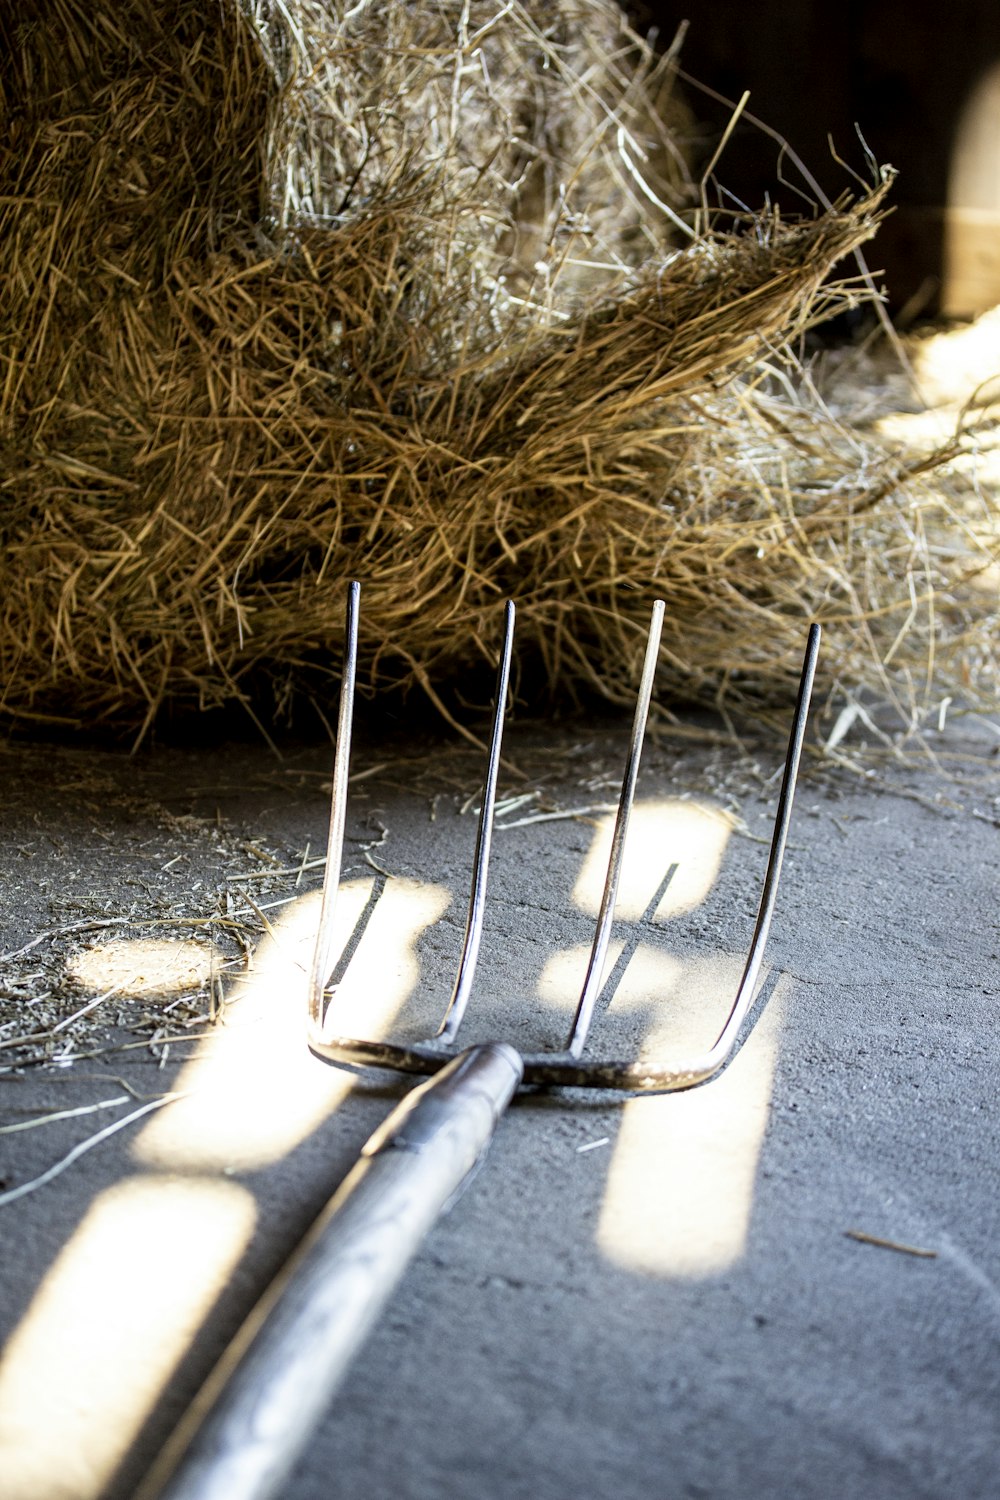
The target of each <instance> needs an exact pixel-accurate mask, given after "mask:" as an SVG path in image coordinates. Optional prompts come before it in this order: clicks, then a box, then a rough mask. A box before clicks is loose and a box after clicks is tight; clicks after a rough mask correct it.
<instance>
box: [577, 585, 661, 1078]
mask: <svg viewBox="0 0 1000 1500" xmlns="http://www.w3.org/2000/svg"><path fill="white" fill-rule="evenodd" d="M663 611H664V604H663V600H662V599H657V600H656V601H655V603H654V605H653V612H652V615H651V616H650V621H649V634H648V636H647V637H646V656H645V659H644V661H643V664H642V679H641V681H640V683H639V696H638V698H637V700H636V705H635V716H634V718H633V720H632V739H631V742H630V744H629V751H628V759H627V760H626V762H625V775H624V777H623V779H622V790H621V796H620V797H619V799H618V815H617V817H616V819H615V831H614V834H613V835H612V838H611V855H610V858H609V859H608V872H607V875H606V877H605V881H604V894H603V896H602V897H601V909H600V912H599V914H598V917H597V930H596V932H595V933H594V943H593V947H592V948H591V950H590V962H589V963H588V965H587V975H586V978H585V979H584V981H583V989H582V990H581V992H580V999H579V1001H578V1002H577V1007H576V1015H575V1016H574V1017H573V1025H572V1027H571V1028H570V1033H569V1036H568V1038H567V1040H566V1048H565V1050H566V1051H567V1052H568V1053H569V1055H570V1056H571V1057H579V1056H580V1054H581V1053H582V1051H583V1048H584V1044H585V1043H586V1040H587V1032H588V1031H589V1030H590V1023H591V1021H592V1019H593V1015H594V1006H595V1004H596V1003H597V997H598V995H599V994H600V990H601V980H602V978H603V975H604V960H605V958H606V956H607V951H608V943H609V941H610V938H611V928H612V924H613V923H614V919H615V902H616V901H617V899H618V883H619V881H620V879H621V873H622V863H623V860H624V855H625V836H626V834H627V833H628V820H629V815H630V814H631V812H632V803H633V802H634V800H635V784H636V779H637V777H638V775H639V757H640V756H641V754H642V742H643V739H644V737H645V734H646V719H647V717H648V715H649V701H650V698H651V697H652V693H653V676H654V674H655V672H656V663H657V660H658V657H659V650H660V633H661V631H662V629H663Z"/></svg>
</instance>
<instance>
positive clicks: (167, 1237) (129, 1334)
mask: <svg viewBox="0 0 1000 1500" xmlns="http://www.w3.org/2000/svg"><path fill="white" fill-rule="evenodd" d="M255 1220H256V1205H255V1203H254V1199H253V1195H252V1193H250V1192H249V1191H248V1190H247V1189H246V1188H244V1187H241V1186H239V1185H238V1184H237V1183H233V1182H221V1181H218V1180H216V1181H206V1180H204V1179H188V1180H185V1179H182V1178H174V1179H167V1178H162V1177H156V1178H133V1179H132V1180H131V1181H128V1182H125V1183H123V1184H121V1185H120V1186H118V1187H115V1188H111V1189H109V1190H108V1191H107V1192H105V1193H103V1194H102V1195H101V1197H100V1198H98V1199H97V1201H96V1202H95V1203H94V1204H93V1206H92V1207H91V1209H90V1211H89V1212H88V1214H87V1215H86V1217H85V1218H84V1220H83V1222H82V1224H81V1225H80V1227H79V1229H78V1230H77V1232H76V1234H75V1235H74V1236H73V1238H72V1240H71V1241H70V1243H69V1244H68V1245H67V1246H66V1248H65V1250H64V1251H63V1252H62V1254H61V1255H60V1256H59V1258H58V1259H57V1260H56V1262H55V1264H54V1265H53V1266H52V1268H51V1270H50V1271H49V1272H48V1274H47V1275H46V1277H45V1279H44V1281H43V1282H42V1284H41V1286H40V1288H39V1290H38V1292H37V1294H36V1296H35V1299H34V1301H33V1303H32V1305H31V1308H30V1310H29V1312H28V1314H27V1316H26V1317H25V1319H24V1321H23V1322H22V1323H21V1325H20V1327H19V1328H18V1329H17V1330H16V1332H15V1333H14V1335H13V1337H12V1338H11V1340H10V1342H9V1343H8V1345H7V1348H6V1350H5V1352H4V1357H3V1361H2V1363H0V1475H2V1483H0V1492H2V1494H3V1496H4V1500H84V1497H86V1500H91V1497H95V1496H97V1495H99V1494H100V1492H101V1490H102V1489H103V1487H104V1485H105V1484H106V1483H107V1481H108V1480H109V1479H110V1477H111V1475H112V1474H113V1473H114V1471H115V1469H116V1468H117V1466H118V1463H119V1462H120V1460H121V1458H122V1456H123V1454H124V1453H125V1452H126V1450H127V1449H128V1447H129V1444H130V1443H131V1442H132V1441H133V1439H134V1438H135V1436H136V1434H137V1433H138V1431H139V1428H140V1427H141V1425H142V1423H143V1421H144V1420H145V1418H146V1415H147V1414H148V1412H149V1411H150V1410H151V1409H152V1406H153V1404H154V1402H155V1401H156V1399H157V1397H158V1396H159V1394H160V1392H161V1391H162V1389H163V1387H164V1385H165V1384H166V1382H167V1381H168V1380H169V1378H170V1375H171V1373H172V1371H173V1370H174V1368H175V1367H176V1366H177V1364H178V1363H179V1361H180V1360H181V1358H182V1357H183V1355H184V1354H185V1352H186V1351H187V1349H188V1347H189V1346H190V1344H191V1341H192V1340H193V1338H194V1337H195V1335H196V1334H197V1332H198V1330H199V1328H200V1327H201V1324H202V1322H203V1320H204V1318H205V1316H206V1315H207V1313H208V1312H209V1311H210V1310H211V1308H212V1305H213V1303H214V1302H215V1299H216V1297H217V1296H218V1294H219V1292H220V1291H221V1290H222V1288H223V1287H224V1286H225V1284H226V1282H227V1280H228V1279H229V1277H230V1275H231V1274H232V1271H233V1268H234V1266H235V1265H236V1264H237V1262H238V1260H239V1258H240V1255H241V1254H242V1252H243V1250H244V1249H245V1247H246V1245H247V1243H248V1241H249V1239H250V1235H251V1234H252V1232H253V1227H254V1223H255Z"/></svg>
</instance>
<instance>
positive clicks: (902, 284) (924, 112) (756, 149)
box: [627, 0, 1000, 315]
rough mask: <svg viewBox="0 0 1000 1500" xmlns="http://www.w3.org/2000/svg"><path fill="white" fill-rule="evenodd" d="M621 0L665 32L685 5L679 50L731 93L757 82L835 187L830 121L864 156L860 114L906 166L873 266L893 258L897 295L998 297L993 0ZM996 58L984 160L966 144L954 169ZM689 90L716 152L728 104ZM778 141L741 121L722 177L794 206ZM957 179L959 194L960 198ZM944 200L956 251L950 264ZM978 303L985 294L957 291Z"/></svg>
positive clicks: (857, 159) (888, 265)
mask: <svg viewBox="0 0 1000 1500" xmlns="http://www.w3.org/2000/svg"><path fill="white" fill-rule="evenodd" d="M627 9H628V11H629V14H630V17H631V19H632V23H633V25H635V26H636V27H637V28H638V29H639V30H640V31H643V32H646V31H648V30H649V28H650V27H652V26H655V27H657V28H658V29H659V32H660V45H661V46H663V47H666V46H668V45H669V43H670V40H671V38H672V37H673V35H674V33H675V31H676V29H677V27H678V25H679V24H680V23H681V22H682V21H684V20H685V19H688V20H689V21H690V27H689V30H688V33H687V37H686V40H685V42H684V46H683V50H682V53H681V59H680V60H681V66H682V67H683V68H684V69H685V70H686V71H687V72H688V73H690V74H692V75H693V76H694V77H695V78H697V79H698V80H700V81H701V82H703V83H705V84H708V85H710V86H711V87H712V88H713V89H715V90H716V91H718V92H719V93H722V94H725V95H727V96H728V97H729V98H731V99H733V100H738V99H739V97H740V95H741V94H742V93H743V91H744V90H745V89H749V90H750V91H751V97H750V101H749V104H748V106H747V107H748V109H749V110H750V111H751V112H752V113H755V114H757V115H758V116H759V117H760V118H761V119H763V120H764V121H766V122H767V124H768V125H770V126H772V127H773V128H775V129H776V130H778V131H779V132H780V133H781V134H782V135H784V136H785V137H786V138H787V140H788V141H789V143H790V144H791V145H792V146H793V147H794V149H795V150H796V151H797V152H798V154H799V155H800V156H801V157H802V158H803V160H804V161H805V162H806V164H807V165H808V167H809V169H810V170H811V171H812V173H813V174H814V175H815V176H816V178H817V179H818V180H819V182H820V183H821V185H822V186H823V188H824V189H825V191H826V192H827V193H829V194H830V195H831V196H834V195H836V194H838V193H839V192H841V191H843V190H844V189H845V187H847V186H849V184H850V175H849V173H848V172H847V171H845V170H844V168H843V167H840V166H838V165H837V163H836V162H835V161H834V160H833V158H832V157H831V154H830V148H829V145H828V140H827V136H828V134H830V135H832V136H833V139H834V142H835V145H836V148H837V152H838V154H839V155H840V156H841V157H843V158H844V159H845V160H846V161H847V162H848V163H849V164H850V166H851V167H853V168H854V169H855V170H856V171H859V172H861V173H862V174H865V173H866V172H867V168H866V161H865V153H864V150H863V147H862V146H861V144H860V142H859V140H858V136H857V133H856V130H855V122H857V124H858V125H859V126H860V128H861V130H862V132H863V134H864V138H865V141H866V142H867V144H868V146H869V147H870V148H871V151H872V153H873V154H874V156H875V158H876V159H877V161H878V162H880V163H891V164H892V165H893V166H894V167H896V168H897V169H898V171H899V179H898V182H897V185H896V188H895V191H894V195H893V201H894V203H895V205H896V210H895V213H894V214H893V216H892V218H891V219H890V221H889V222H888V223H887V224H886V226H885V227H884V229H883V230H882V231H881V233H880V235H879V239H878V241H877V242H876V245H875V246H873V247H872V251H871V256H870V263H871V264H872V266H873V267H875V266H878V267H879V268H881V269H884V270H885V273H886V281H887V285H888V290H889V293H890V296H891V300H892V303H893V305H894V307H895V308H896V309H897V310H899V309H901V308H902V307H903V306H904V304H906V303H908V302H909V303H910V304H911V312H913V313H917V312H923V313H925V314H930V313H934V312H937V311H939V310H944V311H946V312H952V313H955V314H958V315H962V314H968V313H972V312H976V311H981V310H982V309H983V307H985V306H989V305H992V304H993V303H995V302H997V301H1000V250H998V249H997V248H996V246H997V244H998V243H1000V165H998V163H1000V3H998V0H952V3H950V4H948V5H939V4H929V3H927V0H875V3H863V0H845V3H843V4H840V5H838V6H832V5H829V4H822V5H821V4H816V3H810V0H763V3H760V4H754V5H749V4H745V3H740V0H714V3H712V4H711V5H708V6H704V7H698V8H696V9H695V8H691V7H688V6H686V5H685V4H684V3H668V0H659V3H655V0H654V3H650V4H633V5H630V6H628V7H627ZM991 70H997V72H996V80H995V83H994V85H993V103H992V107H991V109H990V110H989V118H990V121H991V123H990V124H989V125H988V126H986V127H985V128H981V129H980V131H979V132H978V140H977V142H976V143H975V144H974V146H973V147H972V148H971V155H973V156H974V157H975V158H976V160H970V148H969V147H968V146H967V147H966V150H965V160H964V163H963V167H964V170H963V172H962V182H961V183H960V184H956V182H955V177H954V165H955V160H954V153H955V148H956V144H957V137H958V134H959V130H960V126H961V122H962V116H963V112H964V111H965V109H966V106H967V104H968V101H969V100H970V97H971V96H972V94H973V93H974V91H975V90H976V88H977V86H980V85H982V84H983V83H984V81H985V80H986V78H987V76H988V75H989V74H990V72H991ZM688 102H689V103H690V105H691V106H692V108H693V109H694V112H695V115H696V117H697V119H698V121H699V124H700V125H703V126H704V127H705V128H706V144H707V150H708V152H709V153H710V151H711V149H712V147H713V145H714V142H715V141H717V140H718V138H719V134H720V132H721V130H722V129H723V128H724V126H725V123H726V121H727V118H728V113H729V112H728V111H727V110H726V109H724V108H722V107H720V106H719V105H717V104H715V103H713V102H712V101H711V100H710V99H709V98H707V97H705V96H704V95H699V94H698V93H697V91H695V90H691V89H689V90H688ZM778 151H779V148H778V147H777V145H776V144H775V142H774V141H772V140H769V139H768V138H767V137H766V136H764V135H763V134H762V133H761V132H760V131H758V130H755V129H753V128H752V127H750V126H747V125H743V124H740V125H738V126H737V128H736V130H735V132H734V134H733V137H732V139H731V140H730V141H729V143H728V144H727V146H726V150H725V154H724V156H723V158H722V161H721V163H720V166H719V170H718V173H717V176H718V179H719V180H720V181H721V182H722V183H723V184H724V185H725V187H726V188H728V189H729V190H730V191H732V192H733V193H735V194H737V195H738V196H739V197H741V198H743V199H744V201H746V202H747V203H748V204H749V205H750V206H751V207H759V206H760V205H761V204H762V203H763V201H764V200H765V196H766V195H769V196H770V198H771V200H772V201H774V200H775V199H777V200H778V201H780V202H781V203H782V206H783V207H784V206H785V205H786V203H787V206H788V207H789V208H792V207H793V206H794V196H795V195H794V193H793V192H792V191H791V190H790V189H788V188H785V187H782V184H781V183H780V181H779V178H778V170H777V169H778ZM786 175H789V176H791V175H793V174H792V173H791V172H789V173H787V174H786ZM970 179H971V180H972V181H973V183H974V187H973V190H972V192H971V193H970V190H969V182H970ZM956 187H957V188H958V199H959V200H961V199H962V198H963V197H964V200H965V201H956V197H955V193H956ZM970 197H972V198H973V199H975V200H976V201H974V202H970V201H969V199H970ZM970 209H971V210H973V212H972V213H968V212H967V210H970ZM949 216H950V219H951V224H950V232H951V233H952V235H953V236H957V243H958V246H959V252H958V253H959V256H960V258H961V260H962V265H961V266H957V265H954V264H953V265H951V266H949V265H947V264H946V257H945V235H946V231H948V229H949V225H948V220H949ZM953 242H954V241H953ZM952 258H953V260H954V254H953V257H952ZM949 278H950V280H951V283H952V284H951V286H950V287H949V285H948V282H949ZM969 303H978V304H979V305H978V306H972V305H963V304H969Z"/></svg>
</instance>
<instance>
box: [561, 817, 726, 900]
mask: <svg viewBox="0 0 1000 1500" xmlns="http://www.w3.org/2000/svg"><path fill="white" fill-rule="evenodd" d="M614 824H615V820H614V815H613V814H608V815H607V816H606V817H603V818H601V820H600V822H599V824H598V829H597V835H596V837H595V838H594V840H593V842H592V844H591V847H590V849H589V850H588V852H587V856H586V858H585V860H584V862H583V867H582V868H581V870H580V875H579V878H578V879H577V882H576V885H575V887H574V890H573V900H574V902H575V903H576V905H577V906H578V907H579V908H580V910H581V911H585V912H587V913H588V914H589V915H593V916H596V915H597V912H598V910H599V909H600V904H601V892H602V890H603V888H604V874H605V870H606V869H607V863H608V854H609V851H610V848H611V836H612V833H613V831H614ZM732 829H733V825H732V820H731V819H730V818H728V817H727V815H726V814H725V813H724V812H723V811H721V809H719V808H715V807H711V806H707V805H703V804H702V803H699V802H685V801H681V800H680V799H679V798H676V797H670V798H662V799H653V798H649V799H646V800H644V801H641V802H637V803H636V805H635V807H634V809H633V812H632V820H631V822H630V824H629V831H628V842H627V844H626V846H625V864H624V868H623V870H622V879H621V884H620V886H619V888H618V906H617V917H618V919H619V921H635V920H636V919H637V918H638V917H641V916H642V915H643V913H644V912H645V911H646V908H647V907H648V905H649V903H650V901H651V900H652V899H653V897H654V895H655V894H656V891H657V889H658V887H659V884H660V881H661V880H662V879H663V877H664V876H665V875H666V872H667V870H668V869H669V867H670V866H671V865H674V864H675V865H677V872H676V874H675V875H674V877H673V879H672V880H671V882H670V885H669V887H668V889H667V891H666V893H665V895H664V897H663V899H662V901H661V902H660V903H659V905H658V907H657V909H656V913H655V915H656V918H657V920H659V921H663V920H664V919H665V918H667V917H671V916H678V915H680V914H681V913H682V912H689V911H693V910H694V908H695V907H696V906H699V905H700V904H701V902H702V901H704V899H705V897H706V896H707V895H708V893H709V891H710V890H711V889H712V886H713V884H714V883H715V878H716V876H717V875H718V873H719V866H720V865H721V863H722V856H723V853H724V852H725V848H726V845H727V843H728V842H729V837H730V834H731V833H732Z"/></svg>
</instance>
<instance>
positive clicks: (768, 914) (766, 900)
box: [703, 625, 821, 1078]
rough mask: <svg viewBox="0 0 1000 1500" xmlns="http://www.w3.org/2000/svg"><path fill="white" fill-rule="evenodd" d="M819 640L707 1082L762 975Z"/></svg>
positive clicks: (811, 650) (808, 663) (814, 630)
mask: <svg viewBox="0 0 1000 1500" xmlns="http://www.w3.org/2000/svg"><path fill="white" fill-rule="evenodd" d="M820 635H821V631H820V627H819V626H818V625H810V627H809V636H808V639H807V641H806V650H805V657H804V659H803V662H802V675H801V677H800V678H799V692H798V698H797V700H796V703H795V717H794V718H793V720H792V729H791V734H790V735H789V738H788V752H787V754H786V756H785V769H784V773H783V774H782V778H781V791H780V792H779V793H778V809H777V812H776V813H775V817H774V832H773V834H772V835H771V850H770V853H769V855H768V859H767V870H766V871H765V874H764V886H763V889H762V891H761V896H760V904H759V906H758V908H757V920H756V922H755V923H754V929H753V937H752V938H751V939H750V950H749V952H748V953H747V961H746V963H745V965H744V967H743V977H742V978H741V979H740V983H739V987H738V989H737V991H736V998H735V999H734V1001H733V1004H732V1009H731V1010H730V1012H729V1015H728V1016H727V1017H726V1023H725V1025H724V1026H723V1028H722V1030H721V1031H720V1032H719V1035H718V1037H717V1038H716V1040H715V1042H714V1043H713V1045H712V1047H711V1048H710V1049H709V1051H708V1053H707V1054H706V1056H705V1058H704V1059H703V1071H704V1076H705V1077H706V1078H708V1077H711V1076H712V1074H713V1073H717V1072H718V1070H719V1069H720V1068H721V1067H722V1064H723V1063H724V1062H725V1061H726V1059H727V1058H728V1057H729V1054H730V1053H731V1052H732V1050H733V1048H734V1046H735V1045H736V1038H737V1035H738V1033H739V1029H740V1027H741V1026H742V1024H743V1021H744V1019H745V1017H746V1013H747V1011H748V1010H749V1009H750V1006H751V1004H752V1002H753V995H754V990H755V988H756V984H757V976H758V974H759V973H760V966H761V963H762V962H763V958H764V947H765V945H766V943H767V935H768V932H769V931H770V928H771V918H772V916H773V915H774V904H775V901H776V900H777V896H778V881H779V880H780V878H781V863H782V860H783V859H784V857H785V844H786V842H787V839H788V825H789V823H790V822H791V818H792V800H793V798H794V796H795V783H796V781H797V780H798V774H799V762H800V761H801V759H802V745H803V742H804V740H805V734H806V723H807V721H808V718H809V703H810V700H811V698H812V690H813V682H814V680H815V677H816V661H817V659H818V657H819V643H820Z"/></svg>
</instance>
